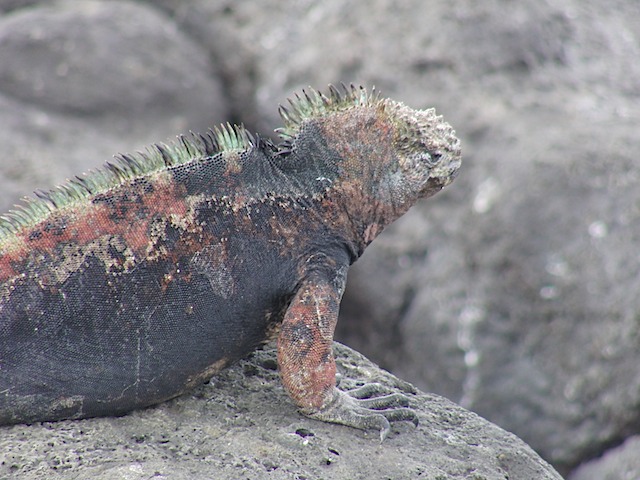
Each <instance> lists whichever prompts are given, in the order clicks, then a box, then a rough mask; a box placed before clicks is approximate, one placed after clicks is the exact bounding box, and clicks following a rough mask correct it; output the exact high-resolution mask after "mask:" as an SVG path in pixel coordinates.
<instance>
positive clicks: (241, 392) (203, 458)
mask: <svg viewBox="0 0 640 480" xmlns="http://www.w3.org/2000/svg"><path fill="white" fill-rule="evenodd" d="M336 353H337V357H338V361H339V370H340V371H341V372H342V374H343V380H342V384H343V386H345V387H349V386H355V385H358V384H361V383H362V382H365V381H376V382H379V383H381V384H383V385H385V386H386V387H388V388H390V389H394V388H397V387H398V386H401V387H402V389H403V390H404V391H405V392H406V393H407V395H409V396H410V397H411V403H412V406H413V407H414V408H415V409H416V411H417V412H418V414H419V416H420V421H421V425H420V426H419V427H418V428H414V426H413V425H412V424H396V425H395V426H394V427H393V432H392V434H391V435H390V438H387V439H386V440H385V441H384V443H383V444H382V445H381V444H380V441H379V438H378V433H377V432H362V431H359V430H355V429H352V428H348V427H342V426H338V425H330V424H325V423H321V422H317V421H314V420H310V419H307V418H304V417H302V416H301V415H299V414H298V413H297V412H296V411H295V408H294V407H293V405H292V404H291V403H290V401H289V399H288V398H287V396H286V394H285V393H284V390H283V389H282V387H281V385H280V382H279V379H278V374H277V372H276V370H275V365H276V359H275V350H273V349H271V348H268V349H266V350H265V351H259V352H257V353H256V354H254V355H253V356H252V358H250V359H248V360H245V361H242V362H240V363H238V364H236V365H234V366H233V367H231V368H230V369H228V370H226V371H225V372H223V373H222V374H221V375H219V376H218V377H214V379H213V380H212V381H211V382H210V383H209V384H207V385H204V386H202V387H200V388H198V389H196V390H195V391H194V392H193V393H191V394H187V395H185V396H183V397H180V398H178V399H176V400H173V401H171V402H167V403H165V404H163V405H160V406H158V407H154V408H149V409H146V410H144V411H137V412H134V413H131V414H129V415H126V416H124V417H121V418H99V419H90V420H82V421H66V422H58V423H45V424H36V425H30V426H27V425H18V426H13V427H3V428H2V435H0V477H3V478H5V477H7V476H11V475H13V476H15V477H17V478H21V479H25V480H28V479H35V478H45V477H53V476H55V478H59V479H67V478H69V479H71V478H74V479H75V478H94V479H105V480H106V479H109V480H112V479H145V478H151V477H153V478H171V479H193V478H215V479H220V480H223V479H234V480H235V479H238V478H246V479H262V478H267V477H268V478H274V479H293V478H350V479H351V478H353V479H358V478H362V479H364V478H393V479H405V478H406V479H409V478H433V479H443V480H444V479H447V480H454V479H471V478H473V479H477V480H480V479H483V480H498V479H500V480H503V479H504V478H510V479H512V480H520V479H521V480H530V479H532V478H535V479H539V480H544V479H557V480H560V479H561V477H560V476H559V475H558V474H557V473H556V472H555V471H554V470H553V469H552V468H551V467H550V466H549V465H548V464H546V462H544V461H543V460H541V459H540V457H538V456H537V455H536V454H535V453H534V452H533V450H531V449H530V448H529V447H527V446H526V445H525V444H524V443H523V442H522V441H521V440H519V439H517V438H516V437H515V436H514V435H512V434H510V433H507V432H505V431H504V430H501V429H500V428H498V427H496V426H495V425H492V424H490V423H489V422H487V421H486V420H484V419H482V418H480V417H479V416H477V415H475V414H473V413H471V412H468V411H466V410H464V409H463V408H461V407H458V406H456V405H455V404H453V403H451V402H450V401H448V400H446V399H444V398H442V397H437V396H435V395H428V394H424V393H420V392H418V391H416V390H414V389H413V387H411V386H410V385H407V384H405V383H404V382H402V381H400V380H398V379H397V378H395V377H393V376H392V375H390V374H388V373H386V372H383V371H381V370H379V369H378V368H377V367H376V366H375V365H373V364H371V363H370V362H369V361H367V360H366V359H365V358H364V357H362V356H361V355H360V354H358V353H356V352H354V351H352V350H350V349H348V348H347V347H344V346H341V345H338V344H336ZM26 439H28V441H26Z"/></svg>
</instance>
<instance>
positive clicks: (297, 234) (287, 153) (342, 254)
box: [0, 85, 460, 437]
mask: <svg viewBox="0 0 640 480" xmlns="http://www.w3.org/2000/svg"><path fill="white" fill-rule="evenodd" d="M289 102H290V105H289V106H288V107H283V106H281V107H280V115H281V117H282V119H283V121H284V127H283V128H281V129H279V130H277V132H278V133H279V135H280V137H281V140H282V141H281V143H280V144H278V145H276V144H274V143H272V142H271V141H269V140H266V139H264V138H261V137H259V136H254V135H252V134H250V133H248V132H247V131H246V130H245V129H244V128H243V127H240V126H231V125H229V124H227V125H226V126H221V127H218V128H215V129H214V130H212V131H209V132H208V133H206V134H204V135H196V134H191V136H189V137H185V136H182V137H179V140H178V141H177V142H175V143H173V144H171V145H164V144H158V145H153V146H151V147H149V149H148V150H147V151H146V152H145V153H138V154H133V155H121V156H119V157H117V159H116V161H115V162H111V163H107V164H106V166H105V168H103V169H98V170H96V171H93V172H89V173H88V174H86V175H84V176H79V177H76V178H74V179H72V180H70V181H68V182H67V183H66V184H65V185H62V186H60V187H57V188H55V189H53V190H51V191H49V192H45V193H43V192H38V193H37V194H36V196H37V197H38V198H32V199H26V200H25V203H24V204H23V205H22V207H21V209H18V210H15V211H12V212H9V213H8V214H6V215H4V216H3V217H2V219H1V220H0V424H14V423H31V422H37V421H51V420H61V419H78V418H86V417H94V416H106V415H119V414H123V413H126V412H128V411H131V410H133V409H137V408H142V407H146V406H149V405H153V404H157V403H159V402H163V401H165V400H167V399H170V398H173V397H175V396H177V395H180V394H181V393H183V392H185V391H187V390H189V389H190V388H192V387H194V386H196V385H198V384H199V383H201V382H204V381H206V380H208V379H209V378H210V377H211V376H212V375H214V374H215V373H216V372H218V371H220V370H221V369H223V368H224V367H225V366H227V365H229V364H230V363H231V362H233V361H234V360H237V359H239V358H241V357H243V356H245V355H247V354H248V353H249V352H251V351H252V350H254V349H255V348H257V347H258V346H259V345H260V344H262V343H264V342H265V341H267V340H268V339H270V338H272V337H274V336H275V335H277V346H278V354H277V359H278V366H279V370H280V373H281V378H282V382H283V385H284V387H285V389H286V391H287V392H288V394H289V395H290V397H291V398H292V400H293V401H294V403H295V404H296V405H297V407H298V408H299V409H300V411H301V412H302V413H303V414H305V415H307V416H309V417H312V418H315V419H319V420H324V421H328V422H335V423H340V424H345V425H349V426H352V427H356V428H361V429H379V430H380V432H381V436H382V437H384V436H385V435H386V433H387V432H388V430H389V421H397V420H411V421H414V422H416V423H417V418H416V415H415V413H414V412H413V411H412V410H410V409H408V408H404V407H405V406H406V401H403V397H402V396H401V395H400V394H391V395H383V396H375V395H376V394H378V393H380V392H378V389H377V387H375V386H365V387H363V388H362V389H359V390H358V391H357V392H343V391H341V390H339V389H338V388H337V387H336V379H335V376H336V368H335V362H334V359H333V355H332V342H333V332H334V328H335V325H336V321H337V318H338V309H339V304H340V300H341V296H342V293H343V290H344V287H345V281H346V274H347V269H348V267H349V266H350V265H351V264H352V263H353V262H355V261H356V260H357V259H358V257H360V255H361V254H362V253H363V251H364V249H365V247H366V246H367V245H369V243H371V241H372V240H373V239H374V238H375V237H376V236H377V235H378V234H379V233H380V232H382V230H383V229H384V228H385V226H386V225H388V224H389V223H391V222H392V221H394V220H395V219H397V218H398V217H400V216H401V215H402V214H404V213H405V212H406V211H407V210H408V209H409V207H410V206H411V205H413V204H414V203H415V202H416V201H417V200H419V199H421V198H426V197H429V196H431V195H433V194H435V193H436V192H438V191H439V190H440V189H442V188H443V187H444V186H446V185H448V184H449V183H451V181H452V180H453V179H454V178H455V176H456V174H457V171H458V169H459V167H460V143H459V140H458V139H457V138H456V136H455V132H454V131H453V130H452V128H451V127H450V126H449V125H448V124H447V123H445V122H444V121H443V120H442V117H440V116H437V115H436V114H435V112H434V110H433V109H428V110H413V109H411V108H409V107H407V106H405V105H403V104H402V103H399V102H395V101H392V100H389V99H383V98H381V97H380V96H379V95H378V94H377V93H375V91H373V92H368V91H367V90H366V89H364V88H362V87H354V86H353V85H352V86H350V87H345V86H343V89H342V90H338V89H337V88H335V87H333V86H330V87H329V90H328V92H327V94H323V93H320V92H318V91H315V90H313V89H310V90H307V91H304V90H303V92H302V94H296V96H295V98H294V99H293V100H290V101H289Z"/></svg>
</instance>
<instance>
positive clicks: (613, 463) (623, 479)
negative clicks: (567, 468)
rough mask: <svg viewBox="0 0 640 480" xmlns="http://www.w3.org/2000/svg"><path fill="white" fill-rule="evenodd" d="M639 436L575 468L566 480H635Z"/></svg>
mask: <svg viewBox="0 0 640 480" xmlns="http://www.w3.org/2000/svg"><path fill="white" fill-rule="evenodd" d="M638 452H640V437H638V436H637V435H636V436H635V437H630V438H628V439H627V440H625V442H624V443H623V444H622V445H619V446H617V447H615V448H612V449H611V450H609V451H608V452H607V453H606V454H605V455H603V456H602V457H600V458H596V459H594V460H591V461H590V462H587V463H585V464H584V465H581V466H580V467H579V468H578V469H576V470H575V472H573V473H572V474H571V475H570V476H569V477H568V480H636V479H638V478H640V455H638Z"/></svg>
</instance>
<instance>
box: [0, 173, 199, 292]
mask: <svg viewBox="0 0 640 480" xmlns="http://www.w3.org/2000/svg"><path fill="white" fill-rule="evenodd" d="M152 186H153V191H151V192H145V193H144V194H142V195H137V196H136V195H132V197H134V198H135V201H132V202H131V203H129V204H122V203H118V204H117V205H113V206H111V205H107V204H105V203H97V202H95V201H93V200H94V199H95V198H97V197H99V196H100V194H98V195H96V196H95V197H93V199H92V202H91V203H88V204H87V205H86V207H85V208H83V209H82V210H79V209H78V208H74V207H70V208H61V209H60V210H56V211H54V212H52V213H51V214H50V215H49V217H48V218H46V219H45V220H43V221H42V222H40V223H39V224H37V225H35V226H33V227H31V228H29V229H25V230H24V231H22V232H21V233H19V234H17V235H16V236H15V240H14V241H13V244H14V246H13V248H8V249H7V250H8V252H7V253H5V254H4V255H2V257H0V281H1V282H4V281H6V280H8V279H10V278H13V277H15V276H16V275H19V271H18V270H17V269H16V268H19V267H18V265H20V264H21V263H23V262H24V260H25V259H26V257H27V256H32V257H33V256H34V255H37V254H40V255H43V256H47V255H50V254H53V253H54V250H55V249H56V248H57V247H60V246H61V245H65V244H73V245H74V246H77V247H82V246H85V245H89V244H91V242H94V241H95V240H96V239H98V238H100V237H103V236H118V237H120V238H122V239H123V241H124V243H125V244H126V246H127V247H128V248H130V249H131V250H132V251H133V252H134V253H135V254H136V255H144V253H145V251H146V249H147V246H148V244H149V242H150V240H151V236H150V234H149V228H150V223H151V222H152V221H154V220H155V219H157V218H163V219H168V218H169V217H170V216H171V215H175V216H177V217H179V218H184V217H185V216H186V215H187V213H188V210H189V206H188V204H187V202H186V200H185V195H184V192H183V189H182V188H179V187H176V185H175V182H173V181H172V178H171V177H170V175H169V174H168V173H164V174H160V175H158V176H157V177H156V178H155V179H154V181H153V182H152ZM126 188H130V189H132V190H134V189H135V188H136V187H135V186H134V185H133V184H129V185H126V186H123V187H121V189H126ZM138 188H139V187H138ZM142 212H144V215H141V213H142ZM20 270H21V271H23V269H20Z"/></svg>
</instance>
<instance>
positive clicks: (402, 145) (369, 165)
mask: <svg viewBox="0 0 640 480" xmlns="http://www.w3.org/2000/svg"><path fill="white" fill-rule="evenodd" d="M290 104H291V105H290V106H289V107H288V108H287V107H281V108H280V113H281V116H282V118H283V120H284V123H285V127H284V128H282V129H280V130H279V133H280V135H281V136H282V137H283V139H284V140H285V141H284V143H283V146H282V147H281V148H283V149H284V150H286V151H291V150H297V151H298V152H299V153H300V155H298V158H301V157H304V156H309V155H311V154H312V152H313V150H314V149H315V150H317V147H311V146H310V143H311V144H314V145H317V143H314V142H317V141H319V139H322V141H324V142H326V145H325V147H323V149H325V150H330V151H331V152H334V153H335V154H336V155H335V156H334V157H333V159H331V158H329V157H325V158H323V159H320V160H321V161H328V162H333V164H332V165H331V167H334V166H335V167H337V170H336V171H339V172H340V173H339V174H338V184H337V185H335V188H341V187H342V188H348V189H349V195H350V196H352V197H359V198H354V201H355V202H364V203H371V202H381V204H382V208H383V209H385V207H389V208H388V209H387V210H388V214H389V215H388V216H391V217H396V218H397V216H399V215H401V214H402V213H404V212H405V211H406V210H407V209H408V208H409V207H410V206H411V205H413V204H414V203H415V202H416V201H417V200H418V199H420V198H426V197H429V196H431V195H433V194H435V193H436V192H438V191H439V190H441V189H442V188H443V187H445V186H446V185H448V184H449V183H451V182H452V181H453V179H454V178H455V176H456V174H457V172H458V169H459V168H460V163H461V155H460V141H459V140H458V138H457V137H456V136H455V132H454V130H453V129H452V128H451V126H450V125H449V124H448V123H446V122H445V121H444V120H443V119H442V117H441V116H438V115H436V113H435V110H434V109H427V110H414V109H412V108H409V107H407V106H406V105H404V104H402V103H400V102H396V101H393V100H390V99H383V98H380V97H379V95H378V94H377V93H376V92H375V91H372V92H367V90H366V89H364V88H363V87H355V86H353V85H352V86H351V87H346V86H344V85H343V90H342V91H340V90H338V89H336V88H335V87H333V86H330V87H329V93H328V94H327V95H325V94H322V93H319V92H317V91H315V90H309V91H303V94H302V95H296V96H295V98H294V99H292V100H290ZM309 138H312V139H314V140H313V141H312V142H309ZM336 158H337V159H338V160H337V161H336V160H335V159H336ZM326 166H327V165H326V164H325V168H326ZM358 188H359V189H360V194H358V192H356V190H357V189H358ZM352 207H353V205H352ZM378 210H380V209H378ZM388 220H389V221H391V220H393V219H392V218H388Z"/></svg>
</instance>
